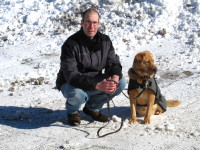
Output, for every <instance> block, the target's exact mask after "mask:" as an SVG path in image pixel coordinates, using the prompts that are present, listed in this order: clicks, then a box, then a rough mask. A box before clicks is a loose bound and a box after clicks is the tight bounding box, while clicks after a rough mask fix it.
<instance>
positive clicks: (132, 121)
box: [129, 119, 137, 124]
mask: <svg viewBox="0 0 200 150" xmlns="http://www.w3.org/2000/svg"><path fill="white" fill-rule="evenodd" d="M136 122H137V120H136V119H130V120H129V123H130V124H134V123H136Z"/></svg>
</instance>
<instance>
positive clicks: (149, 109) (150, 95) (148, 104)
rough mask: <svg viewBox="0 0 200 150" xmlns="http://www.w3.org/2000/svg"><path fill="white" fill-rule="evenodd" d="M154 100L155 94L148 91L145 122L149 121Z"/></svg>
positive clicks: (148, 122)
mask: <svg viewBox="0 0 200 150" xmlns="http://www.w3.org/2000/svg"><path fill="white" fill-rule="evenodd" d="M154 102H155V95H154V94H153V93H150V94H149V99H148V103H147V112H146V115H145V118H144V123H145V124H150V122H151V115H152V111H153V105H154Z"/></svg>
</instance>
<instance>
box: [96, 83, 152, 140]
mask: <svg viewBox="0 0 200 150" xmlns="http://www.w3.org/2000/svg"><path fill="white" fill-rule="evenodd" d="M109 81H112V82H114V83H115V84H118V83H117V82H116V81H114V80H109ZM142 84H143V88H142V91H141V92H140V93H139V94H138V95H137V96H136V97H134V98H133V99H131V100H136V99H137V98H138V97H140V95H142V93H143V92H144V91H145V90H146V89H147V87H148V86H149V82H148V80H145V81H144V82H143V83H142ZM121 91H122V93H123V95H124V96H125V97H127V98H128V99H129V97H128V96H127V95H126V94H125V93H124V92H123V90H121ZM107 98H108V102H107V108H108V113H109V117H110V120H109V121H108V123H107V124H106V125H104V126H102V127H101V128H99V130H98V131H97V136H98V137H99V138H102V137H105V136H107V135H110V134H114V133H117V132H119V131H120V130H121V128H122V126H123V124H124V119H123V118H121V125H120V127H119V129H117V130H116V131H113V132H109V133H106V134H103V135H100V131H101V130H102V129H103V128H105V127H106V126H107V125H108V124H109V123H110V121H111V113H110V103H109V101H110V100H112V99H110V97H109V96H108V95H107ZM113 104H114V103H113Z"/></svg>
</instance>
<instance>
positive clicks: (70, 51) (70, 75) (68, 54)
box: [61, 40, 97, 90]
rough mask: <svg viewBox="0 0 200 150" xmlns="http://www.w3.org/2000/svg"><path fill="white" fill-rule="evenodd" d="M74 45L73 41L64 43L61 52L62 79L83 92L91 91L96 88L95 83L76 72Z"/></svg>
mask: <svg viewBox="0 0 200 150" xmlns="http://www.w3.org/2000/svg"><path fill="white" fill-rule="evenodd" d="M76 46H77V45H76V44H75V43H73V41H69V40H68V41H66V42H65V43H64V44H63V46H62V50H61V70H62V72H63V76H64V79H65V81H66V82H67V83H69V84H70V85H72V86H74V87H77V88H81V89H83V90H93V89H95V87H96V84H97V82H96V81H95V80H94V79H92V78H90V77H88V76H87V75H83V74H81V73H80V72H79V71H78V68H77V61H76V55H77V54H76V53H75V50H74V49H75V48H76Z"/></svg>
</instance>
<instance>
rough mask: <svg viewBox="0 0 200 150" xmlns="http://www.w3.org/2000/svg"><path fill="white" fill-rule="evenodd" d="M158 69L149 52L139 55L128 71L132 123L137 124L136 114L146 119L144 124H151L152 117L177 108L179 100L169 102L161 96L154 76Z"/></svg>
mask: <svg viewBox="0 0 200 150" xmlns="http://www.w3.org/2000/svg"><path fill="white" fill-rule="evenodd" d="M156 71H157V67H156V65H155V64H154V58H153V55H152V54H151V53H150V52H149V51H144V52H140V53H138V54H137V55H136V56H135V58H134V62H133V65H132V67H131V68H130V69H129V71H128V75H129V78H130V80H129V85H128V93H129V98H130V106H131V117H130V121H129V122H130V123H136V122H137V118H136V113H137V114H138V115H140V116H145V117H144V123H145V124H149V123H150V118H151V115H153V114H156V115H159V114H161V113H163V112H164V111H166V107H176V106H178V105H179V104H180V102H179V101H177V100H168V101H166V100H165V98H164V97H163V96H162V95H161V93H160V89H159V87H158V86H157V83H156V80H155V79H154V76H155V74H156Z"/></svg>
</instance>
